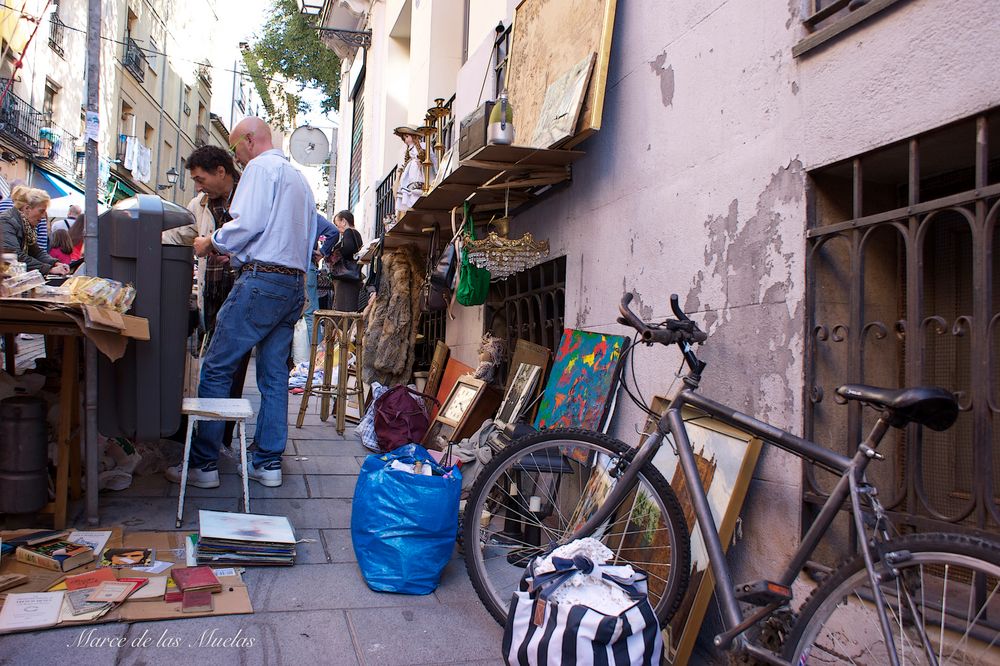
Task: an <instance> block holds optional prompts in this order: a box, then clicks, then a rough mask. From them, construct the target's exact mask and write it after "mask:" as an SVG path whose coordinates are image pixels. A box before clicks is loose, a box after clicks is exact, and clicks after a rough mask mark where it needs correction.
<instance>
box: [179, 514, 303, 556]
mask: <svg viewBox="0 0 1000 666" xmlns="http://www.w3.org/2000/svg"><path fill="white" fill-rule="evenodd" d="M198 522H199V532H198V556H197V559H198V563H199V564H213V565H221V564H228V565H237V566H270V565H284V566H289V565H292V564H295V533H294V532H293V531H292V525H291V523H289V522H288V518H285V517H284V516H262V515H258V514H252V513H225V512H222V511H199V512H198Z"/></svg>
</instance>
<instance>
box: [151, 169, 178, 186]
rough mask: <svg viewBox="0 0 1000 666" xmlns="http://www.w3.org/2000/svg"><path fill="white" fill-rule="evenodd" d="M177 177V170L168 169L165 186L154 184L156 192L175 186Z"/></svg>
mask: <svg viewBox="0 0 1000 666" xmlns="http://www.w3.org/2000/svg"><path fill="white" fill-rule="evenodd" d="M178 176H180V174H179V173H177V169H175V168H174V167H170V168H169V169H167V184H166V185H160V184H159V183H157V184H156V189H157V191H159V190H166V189H169V188H171V187H173V186H174V185H176V184H177V178H178Z"/></svg>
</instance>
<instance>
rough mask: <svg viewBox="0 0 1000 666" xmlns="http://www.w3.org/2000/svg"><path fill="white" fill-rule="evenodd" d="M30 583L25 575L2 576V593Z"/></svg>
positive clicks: (0, 580) (0, 586)
mask: <svg viewBox="0 0 1000 666" xmlns="http://www.w3.org/2000/svg"><path fill="white" fill-rule="evenodd" d="M27 582H28V577H27V576H25V575H24V574H0V592H3V591H4V590H9V589H10V588H12V587H17V586H18V585H21V584H23V583H27Z"/></svg>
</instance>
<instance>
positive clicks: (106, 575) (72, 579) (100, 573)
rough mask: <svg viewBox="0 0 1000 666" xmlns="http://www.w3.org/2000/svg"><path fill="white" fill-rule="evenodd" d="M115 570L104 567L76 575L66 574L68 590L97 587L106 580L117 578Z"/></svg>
mask: <svg viewBox="0 0 1000 666" xmlns="http://www.w3.org/2000/svg"><path fill="white" fill-rule="evenodd" d="M115 579H116V577H115V570H114V569H108V568H105V567H102V568H100V569H94V570H93V571H88V572H86V573H82V574H77V575H75V576H66V589H67V590H70V591H72V590H82V589H83V588H85V587H97V586H98V585H100V584H101V583H102V582H104V581H106V580H115Z"/></svg>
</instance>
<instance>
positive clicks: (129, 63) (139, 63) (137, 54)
mask: <svg viewBox="0 0 1000 666" xmlns="http://www.w3.org/2000/svg"><path fill="white" fill-rule="evenodd" d="M124 63H125V69H127V70H128V71H129V73H130V74H132V76H134V77H135V80H136V81H138V82H139V83H142V82H143V80H144V79H145V78H146V54H145V53H143V52H142V49H141V48H139V45H138V44H136V43H135V40H134V39H132V38H131V37H129V38H128V39H127V40H125V60H124Z"/></svg>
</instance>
